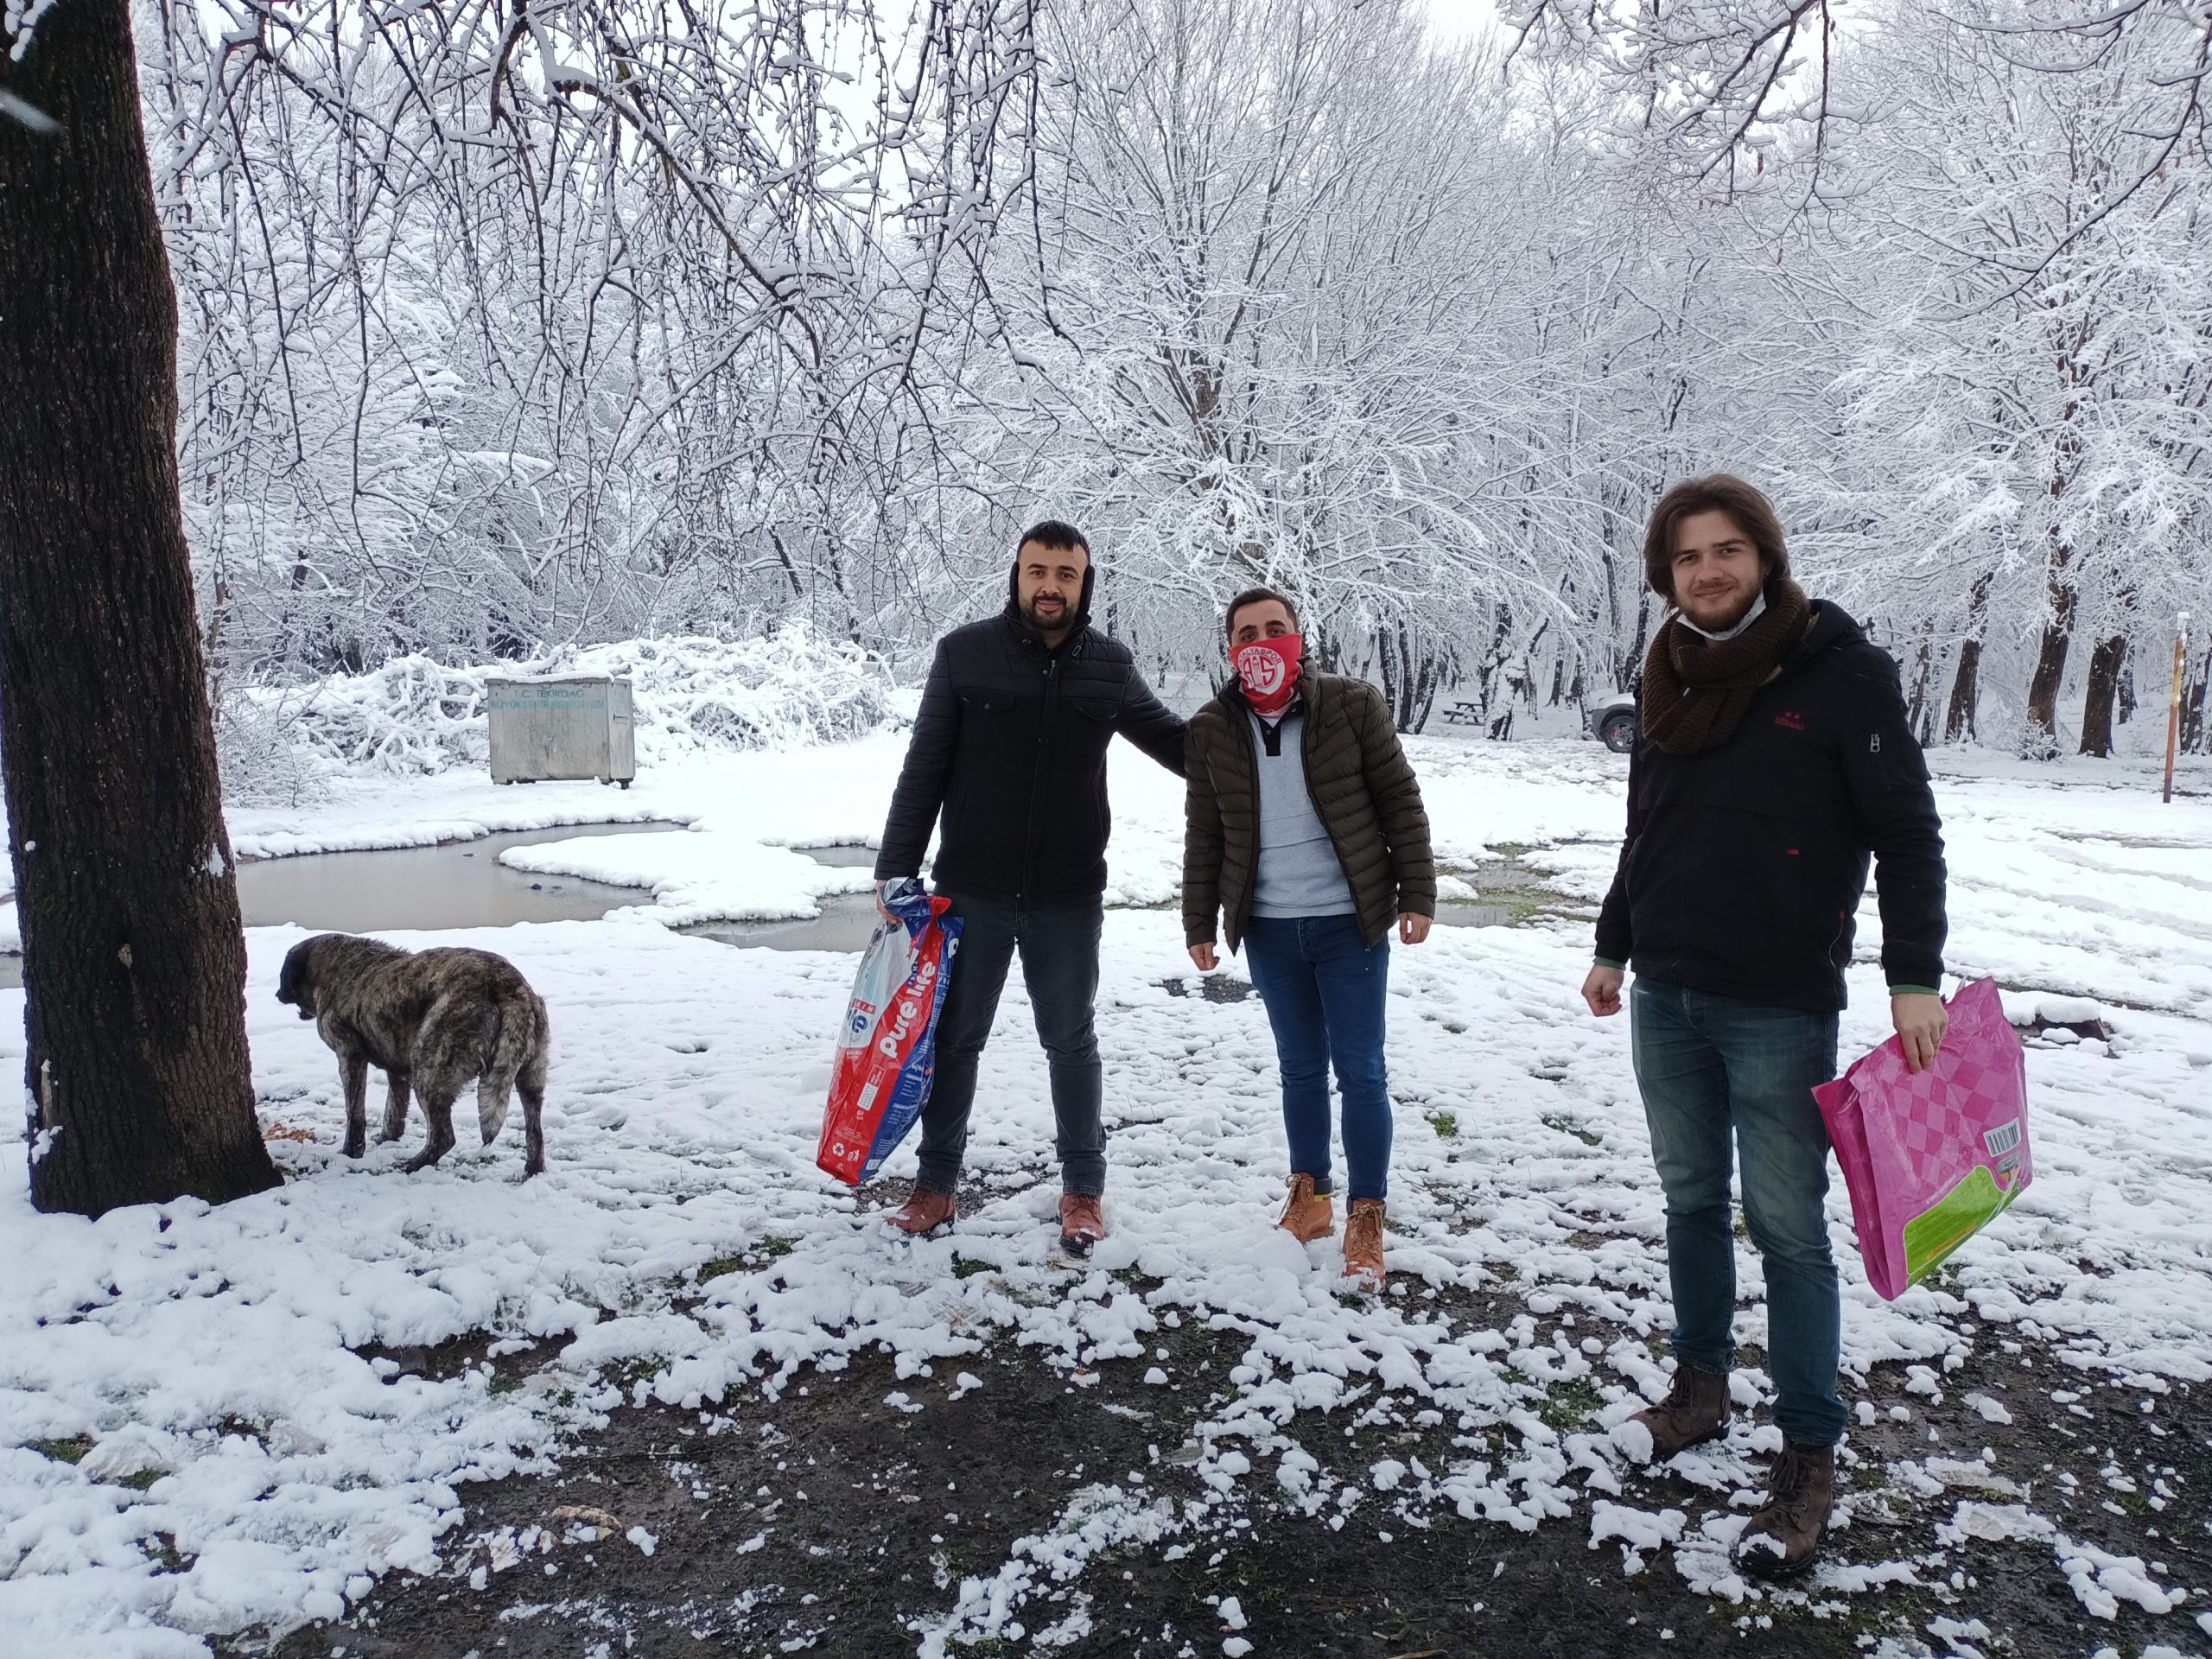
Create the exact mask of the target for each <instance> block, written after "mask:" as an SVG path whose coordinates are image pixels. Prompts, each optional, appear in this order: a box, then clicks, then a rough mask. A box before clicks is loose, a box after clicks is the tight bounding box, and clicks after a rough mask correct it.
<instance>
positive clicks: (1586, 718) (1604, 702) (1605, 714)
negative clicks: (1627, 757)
mask: <svg viewBox="0 0 2212 1659" xmlns="http://www.w3.org/2000/svg"><path fill="white" fill-rule="evenodd" d="M1582 723H1583V724H1584V725H1585V726H1586V727H1588V728H1589V729H1590V734H1591V736H1592V737H1594V738H1596V739H1597V740H1598V741H1599V742H1600V743H1603V744H1604V745H1605V747H1607V748H1609V749H1611V751H1612V752H1613V753H1615V754H1626V753H1628V752H1629V751H1630V749H1632V748H1634V747H1636V699H1635V698H1634V697H1632V696H1630V695H1629V694H1628V693H1627V692H1625V691H1601V692H1599V694H1598V695H1597V696H1594V697H1592V698H1591V699H1590V700H1589V701H1588V702H1586V703H1584V704H1583V705H1582Z"/></svg>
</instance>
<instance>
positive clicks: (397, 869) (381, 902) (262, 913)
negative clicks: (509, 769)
mask: <svg viewBox="0 0 2212 1659" xmlns="http://www.w3.org/2000/svg"><path fill="white" fill-rule="evenodd" d="M682 828H683V825H682V824H678V823H572V824H564V825H563V826H562V827H561V828H559V829H531V830H525V831H522V832H519V833H516V834H509V835H498V836H482V837H480V838H479V839H477V840H475V841H448V842H440V843H439V844H438V845H437V846H435V847H402V848H394V849H387V850H384V851H378V852H367V853H311V854H307V855H302V856H301V857H298V858H254V859H241V860H240V861H239V862H238V908H239V909H240V910H241V911H242V912H244V913H245V925H247V926H248V927H277V926H282V925H285V924H288V923H289V924H291V925H296V926H300V927H307V928H314V929H316V930H318V931H329V932H333V933H380V932H383V931H386V930H387V929H393V928H425V929H428V928H442V927H509V926H512V925H514V924H515V923H517V922H572V921H583V922H589V921H596V920H598V919H599V918H601V917H602V916H604V915H606V914H607V912H608V911H610V910H614V909H618V908H620V906H624V905H639V904H646V903H650V902H651V900H652V895H651V894H650V893H646V892H644V891H643V890H641V889H639V888H637V887H611V886H609V885H608V884H607V883H606V882H603V881H579V880H576V879H575V877H574V876H567V875H531V874H528V873H527V872H525V871H522V870H511V869H509V868H507V867H506V866H505V865H504V864H502V863H500V862H499V855H500V854H501V853H503V852H505V850H506V849H508V848H510V847H532V846H536V845H537V844H538V843H540V842H548V841H569V840H572V839H575V837H578V836H634V835H643V834H647V833H665V832H666V831H668V830H671V829H682ZM22 982H23V960H22V957H19V956H7V957H0V986H9V987H13V986H19V985H21V984H22Z"/></svg>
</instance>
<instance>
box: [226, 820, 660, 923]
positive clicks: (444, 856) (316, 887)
mask: <svg viewBox="0 0 2212 1659" xmlns="http://www.w3.org/2000/svg"><path fill="white" fill-rule="evenodd" d="M682 828H683V825H681V824H676V823H573V824H564V825H563V826H562V827H561V828H559V829H532V830H526V831H524V832H522V833H520V834H514V835H501V836H483V837H481V838H480V839H479V840H475V841H461V842H442V843H441V844H440V845H438V846H435V847H402V848H395V849H390V850H388V851H383V852H372V853H322V854H315V855H308V856H306V857H302V858H257V859H251V860H244V861H240V862H239V865H238V907H239V909H241V910H242V911H244V912H245V925H247V926H248V927H274V926H278V925H283V924H285V923H290V924H292V925H296V926H299V927H311V928H316V929H327V930H328V931H331V932H334V933H378V932H384V931H387V930H390V929H395V928H441V927H510V926H512V925H514V924H515V923H517V922H591V921H597V920H598V919H599V918H601V917H602V916H604V915H606V914H607V912H608V911H610V910H614V909H618V908H620V906H624V905H639V904H649V903H651V902H652V894H651V893H647V892H645V890H644V889H642V888H639V887H613V886H610V885H608V884H607V883H606V882H603V881H580V880H577V879H576V878H575V876H572V875H532V874H530V873H529V872H527V871H524V870H511V869H509V868H507V867H506V866H505V865H504V864H502V863H500V862H499V855H500V854H501V853H504V852H505V851H506V850H507V849H508V848H510V847H536V846H539V845H542V844H543V843H544V842H550V841H573V840H575V839H577V838H578V837H580V836H635V835H645V834H656V835H664V834H666V833H667V832H668V831H670V830H671V829H682Z"/></svg>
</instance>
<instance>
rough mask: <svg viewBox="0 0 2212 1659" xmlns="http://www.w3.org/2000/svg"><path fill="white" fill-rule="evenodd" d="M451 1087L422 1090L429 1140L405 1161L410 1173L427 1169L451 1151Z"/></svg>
mask: <svg viewBox="0 0 2212 1659" xmlns="http://www.w3.org/2000/svg"><path fill="white" fill-rule="evenodd" d="M454 1093H455V1090H454V1088H453V1085H452V1084H440V1085H438V1086H437V1087H435V1088H430V1087H426V1088H425V1089H424V1090H423V1116H424V1117H425V1118H427V1119H429V1124H430V1138H429V1141H428V1142H427V1143H426V1144H425V1145H424V1146H423V1150H422V1151H420V1152H418V1153H416V1154H415V1155H414V1156H413V1157H412V1158H410V1159H409V1160H407V1168H408V1170H409V1172H410V1173H413V1172H414V1171H416V1170H418V1169H425V1168H428V1167H429V1166H430V1165H432V1164H435V1163H436V1162H437V1161H438V1160H439V1159H441V1158H442V1157H444V1156H445V1155H446V1154H448V1152H451V1151H452V1150H453V1097H454Z"/></svg>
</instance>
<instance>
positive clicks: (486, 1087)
mask: <svg viewBox="0 0 2212 1659" xmlns="http://www.w3.org/2000/svg"><path fill="white" fill-rule="evenodd" d="M546 1035H547V1033H546V1019H545V1004H544V1003H543V1001H540V1000H539V998H538V996H537V993H536V992H535V991H532V990H531V988H529V987H528V986H527V985H517V986H516V987H514V988H512V989H510V990H507V991H505V992H503V993H502V994H501V995H499V996H498V997H496V998H495V999H494V1000H493V1003H492V1006H491V1007H489V1008H488V1009H486V1011H485V1014H484V1048H483V1055H484V1069H483V1071H482V1073H481V1074H480V1076H479V1077H478V1080H477V1084H476V1121H477V1126H478V1127H479V1128H481V1129H482V1130H483V1131H484V1144H485V1145H486V1146H489V1145H491V1143H492V1142H493V1141H494V1140H495V1139H497V1138H498V1135H499V1131H500V1130H501V1129H502V1128H505V1127H506V1122H507V1102H508V1098H509V1096H511V1095H512V1093H513V1091H514V1086H515V1080H516V1078H517V1077H521V1078H522V1079H523V1080H524V1084H525V1086H526V1092H528V1091H529V1090H536V1091H538V1092H542V1091H543V1089H544V1087H545V1040H546Z"/></svg>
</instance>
